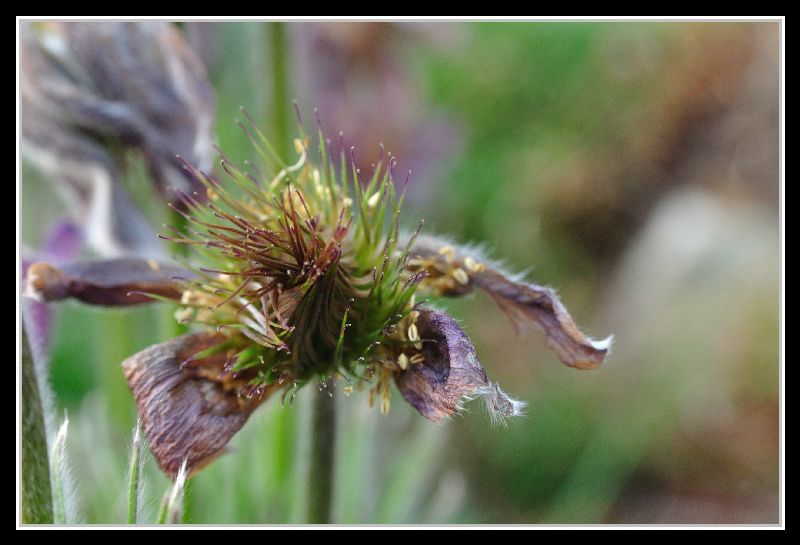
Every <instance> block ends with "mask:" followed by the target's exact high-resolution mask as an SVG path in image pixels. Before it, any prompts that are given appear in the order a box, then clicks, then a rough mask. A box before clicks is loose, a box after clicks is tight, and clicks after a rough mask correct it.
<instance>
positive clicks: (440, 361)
mask: <svg viewBox="0 0 800 545" xmlns="http://www.w3.org/2000/svg"><path fill="white" fill-rule="evenodd" d="M416 326H417V329H418V331H419V335H420V338H421V339H422V341H423V342H422V347H421V349H420V350H419V351H418V353H419V354H420V355H422V357H423V358H424V361H423V362H422V363H417V364H413V365H410V366H409V367H408V368H407V369H406V370H405V371H400V372H398V373H397V374H396V375H395V383H396V384H397V388H398V390H400V393H401V395H402V396H403V399H405V400H406V401H407V402H408V403H409V404H410V405H411V406H413V407H414V408H415V409H416V410H417V411H418V412H419V413H420V414H421V415H422V416H424V417H425V418H427V419H429V420H432V421H434V422H439V421H440V420H442V419H443V418H445V417H448V416H452V415H453V414H455V413H457V412H458V411H459V410H460V409H461V406H462V403H463V401H464V400H468V399H472V398H474V397H477V396H483V397H484V399H485V401H486V404H487V407H488V408H489V411H490V413H491V414H492V415H493V416H498V417H504V416H517V415H519V414H521V412H522V408H523V407H524V404H523V403H521V402H519V401H516V400H513V399H511V398H510V397H508V396H507V395H506V394H505V393H504V392H503V391H502V390H501V389H500V388H499V387H498V386H497V384H494V383H492V382H491V381H489V379H488V377H487V376H486V371H484V370H483V368H482V367H481V365H480V362H479V361H478V357H477V356H476V354H475V347H474V346H472V343H471V342H470V340H469V338H467V336H466V334H465V333H464V332H463V331H462V330H461V328H460V327H459V326H458V324H457V323H456V321H455V320H454V319H453V318H451V317H450V316H448V315H447V314H444V313H442V312H438V311H435V310H422V311H420V315H419V317H418V318H417V321H416Z"/></svg>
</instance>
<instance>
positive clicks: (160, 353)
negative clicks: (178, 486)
mask: <svg viewBox="0 0 800 545" xmlns="http://www.w3.org/2000/svg"><path fill="white" fill-rule="evenodd" d="M245 130H247V131H248V134H249V135H250V136H251V139H252V140H253V142H254V143H255V148H256V150H257V151H258V154H259V156H260V157H261V159H262V162H263V163H264V165H262V167H261V168H258V167H256V166H254V165H252V164H248V166H247V168H246V169H245V170H241V169H239V168H237V167H236V166H234V165H232V164H231V163H230V162H229V161H228V160H227V159H226V158H225V157H224V156H222V157H221V165H222V168H223V169H224V171H225V173H226V180H225V181H224V182H223V181H221V180H217V179H215V178H213V177H211V176H209V175H207V174H205V173H204V172H202V171H201V170H200V169H198V168H195V167H192V166H190V165H188V164H187V165H186V167H187V169H188V170H189V171H190V172H191V173H192V174H193V175H194V176H195V177H196V179H197V180H198V181H199V182H200V183H202V184H203V186H204V187H205V193H206V195H205V197H207V199H208V201H207V202H205V201H204V200H203V199H200V195H195V194H188V193H182V194H181V196H182V199H183V202H184V205H185V207H186V212H184V213H185V216H186V219H187V225H188V227H187V228H186V229H184V230H182V231H176V232H175V233H172V234H169V235H166V236H163V238H167V239H169V240H171V241H173V242H175V243H180V244H185V245H187V246H189V247H190V248H192V249H193V250H194V252H193V254H192V255H191V257H190V258H189V259H188V261H187V262H186V263H185V264H184V265H185V268H186V270H185V271H184V272H176V271H175V268H174V267H172V268H168V267H166V266H165V265H161V264H158V263H156V262H152V261H151V262H145V261H135V260H130V259H129V260H126V261H125V262H124V263H120V262H119V261H110V262H109V261H106V262H100V263H89V264H76V265H71V266H65V267H62V268H60V269H56V268H54V267H52V266H51V265H48V264H45V263H39V264H36V265H34V266H33V267H31V269H30V273H29V277H28V288H29V293H30V294H32V295H34V296H38V297H40V298H44V299H48V300H55V299H61V298H64V297H76V298H78V299H81V300H83V301H86V302H90V303H96V304H127V303H131V304H133V303H138V302H142V301H144V300H145V299H147V298H157V299H168V300H173V301H177V302H178V309H177V310H176V313H175V315H176V318H177V319H178V320H179V321H181V322H186V323H192V324H196V325H197V326H198V327H199V330H198V331H197V332H195V333H190V334H187V335H183V336H181V337H178V338H175V339H173V340H171V341H168V342H166V343H163V344H159V345H156V346H152V347H150V348H148V349H146V350H144V351H142V352H140V353H138V354H136V355H134V356H131V357H130V358H128V359H127V360H126V361H125V362H123V368H124V371H125V375H126V378H127V380H128V384H129V385H130V387H131V389H132V390H133V394H134V397H135V398H136V402H137V405H138V407H139V411H140V414H141V419H142V424H143V428H144V430H145V432H146V434H147V436H148V438H149V440H150V445H151V448H152V450H153V452H154V454H155V456H156V459H157V460H158V463H159V465H160V466H161V467H162V469H163V470H164V471H165V472H167V473H168V474H170V475H173V476H174V475H175V474H176V473H177V472H178V470H179V468H180V466H181V464H182V463H183V462H184V461H186V463H187V466H188V467H189V468H190V469H191V470H197V469H198V468H199V467H201V466H202V465H204V464H205V463H207V462H208V461H210V460H211V459H213V457H214V456H216V455H217V454H218V453H220V452H221V451H222V449H223V448H224V446H225V445H226V444H227V442H228V441H229V439H230V438H231V436H233V434H235V433H236V432H237V431H238V430H239V429H240V428H241V426H242V425H244V423H245V422H246V420H247V418H248V417H249V415H250V413H251V412H252V411H253V410H254V409H255V408H256V407H257V406H258V405H260V404H261V403H262V402H263V401H264V400H265V399H267V398H268V397H269V396H271V395H273V394H275V393H281V395H283V396H284V397H286V396H293V395H294V392H295V391H296V389H297V388H299V387H300V386H302V385H304V384H306V383H308V382H312V381H313V382H316V381H326V382H330V381H335V382H338V383H339V384H341V387H342V389H343V391H344V392H345V393H347V394H349V393H351V392H352V391H353V389H355V388H358V389H361V388H368V389H369V394H368V396H369V402H370V404H377V405H378V406H379V407H380V411H381V412H382V413H386V412H388V411H389V407H390V398H391V391H392V387H391V385H392V383H394V384H395V385H396V387H397V389H398V390H399V392H400V394H401V395H402V397H403V398H404V399H405V400H406V401H407V402H408V403H409V404H411V405H412V406H413V407H414V408H415V409H416V410H417V411H418V412H419V413H420V414H422V415H423V416H425V417H426V418H428V419H430V420H432V421H434V422H438V421H440V420H442V419H444V418H446V417H449V416H452V415H454V414H456V413H457V412H458V411H459V410H460V408H461V407H462V404H463V403H464V402H465V401H466V400H469V399H472V398H476V397H482V398H483V399H484V400H485V403H486V406H487V408H488V410H489V412H490V414H491V415H492V416H493V417H494V418H504V417H513V416H517V415H519V414H521V412H522V409H523V406H524V404H523V403H522V402H520V401H516V400H514V399H512V398H511V397H510V396H509V395H507V394H506V393H505V392H504V391H503V390H502V389H500V387H499V386H498V385H497V384H496V383H494V382H492V381H491V380H490V379H489V378H488V377H487V375H486V372H485V371H484V369H483V368H482V367H481V365H480V362H479V361H478V357H477V355H476V352H475V349H474V347H473V345H472V343H471V342H470V340H469V339H468V338H467V336H466V335H465V334H464V332H463V331H462V329H461V328H460V327H459V325H458V323H457V322H456V321H455V320H454V319H453V318H451V317H450V316H448V315H446V314H445V313H443V312H441V311H438V310H435V309H434V308H433V307H431V306H429V305H428V304H427V303H425V302H424V301H423V298H426V297H448V296H459V295H464V294H466V293H469V292H470V291H471V290H472V289H474V288H475V287H477V288H480V289H483V290H486V291H487V292H488V293H489V294H490V295H491V296H492V297H494V299H495V300H496V301H497V302H498V303H499V304H500V306H501V307H502V308H503V309H504V310H505V311H506V312H507V313H508V314H509V315H511V316H512V317H513V318H515V319H522V320H529V321H531V322H534V323H538V324H539V325H541V326H542V327H543V329H544V330H545V332H546V334H547V336H548V339H549V344H550V346H551V347H552V348H553V349H554V350H556V352H557V353H558V355H559V357H560V359H561V360H562V361H563V362H564V363H565V364H567V365H570V366H573V367H577V368H581V369H591V368H594V367H597V366H598V365H600V363H601V362H602V360H603V358H604V356H605V354H606V352H607V350H608V342H601V343H597V342H593V341H592V340H591V339H588V338H587V337H585V336H584V335H583V334H581V333H580V331H579V330H578V329H577V327H576V326H575V324H574V323H573V322H572V320H571V318H570V317H569V315H568V314H567V312H566V310H565V309H564V307H563V306H562V305H561V303H560V302H559V301H558V299H557V298H556V296H555V294H554V293H553V292H552V291H551V290H549V289H546V288H541V287H539V286H536V285H533V284H527V283H524V282H519V281H516V280H514V279H512V278H510V277H509V276H507V275H505V274H504V273H502V272H500V271H499V270H498V269H496V268H495V267H493V266H492V264H491V263H489V262H487V261H486V260H485V259H483V258H481V257H479V256H478V255H476V254H475V253H473V252H470V251H468V250H462V249H459V248H456V247H454V246H453V245H450V244H446V243H443V242H442V241H440V240H438V239H436V238H433V237H419V236H418V234H419V229H418V230H417V232H416V233H413V234H411V235H410V236H406V235H403V234H402V233H401V232H400V228H399V217H400V209H401V206H402V202H403V196H402V192H400V193H399V194H398V192H396V190H395V183H394V163H395V161H394V158H393V157H390V156H388V154H386V155H384V154H382V156H381V158H380V159H379V161H378V162H377V163H376V165H375V168H374V169H373V171H372V172H371V173H369V174H368V175H364V174H362V173H360V172H359V171H358V170H357V169H356V168H355V167H354V166H352V165H354V164H355V162H354V161H353V160H352V148H351V149H350V150H347V151H345V150H344V146H342V152H341V156H340V157H339V160H338V166H337V165H336V164H335V162H334V161H332V160H331V156H330V152H331V147H330V144H329V143H328V142H327V141H326V140H325V139H324V138H323V136H322V134H321V132H320V133H319V135H318V142H319V144H318V147H316V148H314V149H310V148H309V140H308V139H307V138H305V137H301V138H300V139H298V140H296V141H295V147H296V150H297V154H298V159H297V161H296V162H295V163H294V164H291V165H285V164H283V163H282V162H281V161H280V160H279V159H278V158H277V157H276V156H275V154H274V153H273V152H272V151H271V148H270V146H269V144H268V143H267V142H266V140H265V139H264V137H263V136H262V135H261V133H260V132H259V131H258V129H257V128H256V127H255V126H252V125H251V126H250V127H248V128H246V129H245ZM347 155H350V156H349V157H348V156H347ZM265 172H270V174H268V175H267V174H265ZM420 226H421V225H420Z"/></svg>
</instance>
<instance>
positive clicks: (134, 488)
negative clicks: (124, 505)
mask: <svg viewBox="0 0 800 545" xmlns="http://www.w3.org/2000/svg"><path fill="white" fill-rule="evenodd" d="M140 434H141V428H140V425H139V421H138V420H137V421H136V429H135V430H134V431H133V441H132V443H131V466H130V468H129V469H128V519H127V521H128V524H136V518H137V513H138V512H139V473H140V471H141V462H140V452H141V446H140V445H141V438H140Z"/></svg>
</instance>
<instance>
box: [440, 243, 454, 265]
mask: <svg viewBox="0 0 800 545" xmlns="http://www.w3.org/2000/svg"><path fill="white" fill-rule="evenodd" d="M439 255H443V256H444V259H445V261H447V262H448V263H452V262H453V260H454V259H455V257H456V251H455V249H454V248H453V247H452V246H442V247H441V248H439Z"/></svg>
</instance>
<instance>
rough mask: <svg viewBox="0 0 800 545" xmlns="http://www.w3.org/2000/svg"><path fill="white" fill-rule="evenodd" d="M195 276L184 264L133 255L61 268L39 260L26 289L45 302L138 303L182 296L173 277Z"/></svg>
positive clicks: (28, 278) (32, 269) (120, 304)
mask: <svg viewBox="0 0 800 545" xmlns="http://www.w3.org/2000/svg"><path fill="white" fill-rule="evenodd" d="M192 276H193V273H191V272H189V271H187V270H185V269H183V268H181V267H177V266H174V265H164V264H160V263H157V262H155V261H153V260H146V259H140V258H133V257H124V258H118V259H109V260H103V261H87V262H76V263H70V264H68V265H64V266H61V267H56V266H54V265H51V264H49V263H45V262H38V263H34V264H33V265H31V266H30V267H29V268H28V275H27V278H26V288H25V292H26V295H29V296H31V297H34V298H36V299H39V300H42V301H58V300H60V299H66V298H67V297H72V298H74V299H78V300H80V301H83V302H85V303H91V304H93V305H107V306H124V305H137V304H140V303H148V302H152V301H153V298H152V297H149V296H148V295H147V294H154V295H160V296H163V297H169V298H171V299H179V298H180V296H181V289H180V287H179V286H178V285H177V284H176V283H175V281H174V280H173V278H174V277H182V278H191V277H192Z"/></svg>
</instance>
